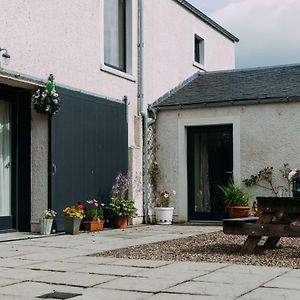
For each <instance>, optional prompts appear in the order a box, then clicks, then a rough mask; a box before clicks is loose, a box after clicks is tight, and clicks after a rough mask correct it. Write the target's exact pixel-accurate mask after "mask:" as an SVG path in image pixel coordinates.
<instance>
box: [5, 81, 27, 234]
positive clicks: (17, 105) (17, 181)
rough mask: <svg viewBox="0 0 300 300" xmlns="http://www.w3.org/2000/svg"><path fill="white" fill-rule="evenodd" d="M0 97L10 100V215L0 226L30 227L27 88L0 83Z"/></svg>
mask: <svg viewBox="0 0 300 300" xmlns="http://www.w3.org/2000/svg"><path fill="white" fill-rule="evenodd" d="M0 98H1V100H6V101H9V102H10V103H11V124H12V125H11V127H12V141H11V143H12V147H11V148H12V153H11V156H12V169H11V210H12V217H8V218H6V217H4V218H3V222H0V230H10V229H17V230H20V231H30V215H31V105H30V104H31V102H30V98H31V92H30V90H26V89H21V88H17V87H13V86H9V85H4V84H0ZM9 219H10V220H9Z"/></svg>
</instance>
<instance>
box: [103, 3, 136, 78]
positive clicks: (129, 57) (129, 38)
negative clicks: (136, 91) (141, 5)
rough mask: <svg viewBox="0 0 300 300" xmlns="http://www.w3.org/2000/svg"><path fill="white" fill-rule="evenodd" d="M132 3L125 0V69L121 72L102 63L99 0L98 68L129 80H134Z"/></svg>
mask: <svg viewBox="0 0 300 300" xmlns="http://www.w3.org/2000/svg"><path fill="white" fill-rule="evenodd" d="M134 6H135V5H134V4H133V1H132V0H126V43H125V45H126V58H125V61H126V71H125V72H123V71H121V70H118V69H116V68H113V67H110V66H107V65H105V63H104V0H100V17H101V24H100V26H101V31H100V44H101V48H100V60H101V62H100V70H102V71H104V72H107V73H110V74H112V75H115V76H119V77H122V78H125V79H128V80H130V81H136V74H135V72H134V71H133V70H134V69H135V68H134V60H133V52H134V51H133V11H134Z"/></svg>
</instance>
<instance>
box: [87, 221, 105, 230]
mask: <svg viewBox="0 0 300 300" xmlns="http://www.w3.org/2000/svg"><path fill="white" fill-rule="evenodd" d="M83 226H84V230H85V231H101V230H103V227H104V221H103V220H99V221H98V220H91V221H84V222H83Z"/></svg>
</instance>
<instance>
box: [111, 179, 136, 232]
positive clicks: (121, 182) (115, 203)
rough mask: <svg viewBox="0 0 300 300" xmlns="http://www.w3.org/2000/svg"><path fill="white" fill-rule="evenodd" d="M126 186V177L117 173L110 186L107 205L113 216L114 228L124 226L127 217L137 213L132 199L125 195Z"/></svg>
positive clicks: (127, 181)
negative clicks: (110, 191)
mask: <svg viewBox="0 0 300 300" xmlns="http://www.w3.org/2000/svg"><path fill="white" fill-rule="evenodd" d="M128 188H129V180H128V177H127V176H126V175H124V174H122V173H119V174H118V176H117V177H116V180H115V183H114V185H113V187H112V197H111V202H110V203H109V205H108V211H109V213H110V215H111V216H112V217H113V221H114V227H115V228H126V227H127V226H128V218H133V217H135V216H136V215H137V213H136V212H137V209H136V208H135V206H134V201H133V200H130V199H128V198H127V197H126V194H127V192H128Z"/></svg>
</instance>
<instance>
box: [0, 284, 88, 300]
mask: <svg viewBox="0 0 300 300" xmlns="http://www.w3.org/2000/svg"><path fill="white" fill-rule="evenodd" d="M53 291H58V292H70V293H81V292H82V291H83V289H82V288H79V287H71V286H65V285H53V284H47V283H39V282H21V283H16V284H13V285H9V286H5V287H1V289H0V299H1V300H2V299H6V295H14V296H18V297H19V299H20V300H21V299H23V297H28V298H30V297H31V299H33V298H35V297H38V296H41V295H44V294H47V293H51V292H53Z"/></svg>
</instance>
